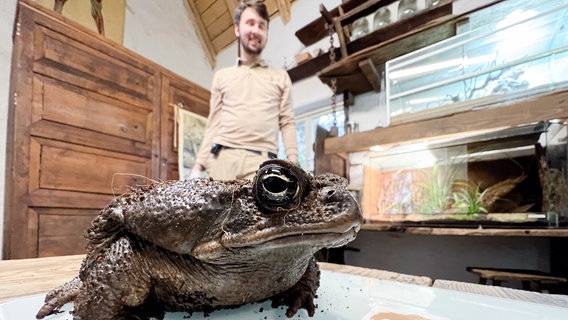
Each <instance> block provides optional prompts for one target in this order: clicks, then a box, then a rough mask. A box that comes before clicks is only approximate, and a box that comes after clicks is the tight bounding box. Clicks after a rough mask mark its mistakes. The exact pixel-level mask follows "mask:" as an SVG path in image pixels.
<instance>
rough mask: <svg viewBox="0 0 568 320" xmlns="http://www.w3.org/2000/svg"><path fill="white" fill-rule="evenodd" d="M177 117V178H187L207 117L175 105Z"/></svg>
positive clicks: (193, 162) (199, 144) (201, 138)
mask: <svg viewBox="0 0 568 320" xmlns="http://www.w3.org/2000/svg"><path fill="white" fill-rule="evenodd" d="M177 119H178V132H177V138H178V170H179V179H180V180H185V179H189V177H190V175H191V169H192V168H193V165H194V164H195V158H196V156H197V152H198V151H199V147H200V146H201V141H202V140H203V133H204V131H205V126H206V125H207V118H206V117H204V116H201V115H198V114H196V113H193V112H191V111H187V110H185V109H183V108H182V107H181V106H179V105H178V106H177Z"/></svg>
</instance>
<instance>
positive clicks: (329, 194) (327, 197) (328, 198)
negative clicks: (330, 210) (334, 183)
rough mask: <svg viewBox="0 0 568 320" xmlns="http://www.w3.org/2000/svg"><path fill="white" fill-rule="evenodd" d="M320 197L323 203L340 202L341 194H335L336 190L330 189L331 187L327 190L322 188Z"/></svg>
mask: <svg viewBox="0 0 568 320" xmlns="http://www.w3.org/2000/svg"><path fill="white" fill-rule="evenodd" d="M320 197H321V200H322V201H325V202H332V201H338V200H341V199H340V198H341V193H340V192H337V190H336V189H335V188H331V187H327V188H323V189H322V190H321V191H320Z"/></svg>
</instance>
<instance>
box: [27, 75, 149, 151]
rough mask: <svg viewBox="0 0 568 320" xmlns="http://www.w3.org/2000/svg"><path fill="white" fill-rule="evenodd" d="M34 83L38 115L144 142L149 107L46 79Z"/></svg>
mask: <svg viewBox="0 0 568 320" xmlns="http://www.w3.org/2000/svg"><path fill="white" fill-rule="evenodd" d="M37 82H40V80H36V83H34V91H35V90H41V93H40V94H34V96H36V97H41V101H34V103H36V104H39V105H40V106H41V110H38V111H39V112H41V118H42V119H43V120H49V121H54V122H59V123H63V124H67V125H70V126H74V127H78V128H82V129H85V130H91V131H95V132H98V133H103V134H107V135H111V136H115V137H120V138H123V139H130V140H135V141H139V142H144V143H148V141H147V140H148V139H151V136H150V137H149V136H148V131H149V130H152V118H151V117H149V115H150V111H148V110H146V109H142V108H133V107H131V106H129V105H127V104H124V102H122V101H109V100H107V101H104V100H102V99H97V97H93V96H91V95H87V94H85V93H84V92H81V91H80V90H70V89H69V88H64V87H62V86H61V85H58V84H56V83H50V82H41V83H37Z"/></svg>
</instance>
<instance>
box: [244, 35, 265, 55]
mask: <svg viewBox="0 0 568 320" xmlns="http://www.w3.org/2000/svg"><path fill="white" fill-rule="evenodd" d="M249 41H250V40H249ZM256 41H258V40H256ZM241 47H242V48H243V50H244V51H245V52H246V53H248V54H251V55H260V54H261V53H262V50H263V49H264V46H260V41H259V47H258V48H256V49H253V48H251V47H250V46H248V45H247V43H245V41H244V40H243V39H241Z"/></svg>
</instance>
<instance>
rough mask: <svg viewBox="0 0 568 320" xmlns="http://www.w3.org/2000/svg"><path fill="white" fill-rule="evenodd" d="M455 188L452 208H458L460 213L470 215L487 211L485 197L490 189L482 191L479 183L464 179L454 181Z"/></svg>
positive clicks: (473, 215) (474, 215)
mask: <svg viewBox="0 0 568 320" xmlns="http://www.w3.org/2000/svg"><path fill="white" fill-rule="evenodd" d="M454 189H455V191H454V192H452V200H453V205H452V208H456V209H458V210H459V212H460V213H463V214H466V215H467V216H469V217H476V216H477V214H478V213H487V209H486V208H485V206H484V199H483V198H484V195H485V194H486V192H487V190H489V189H485V190H484V191H481V190H480V187H479V184H476V183H474V182H471V181H462V180H458V181H455V182H454Z"/></svg>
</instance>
